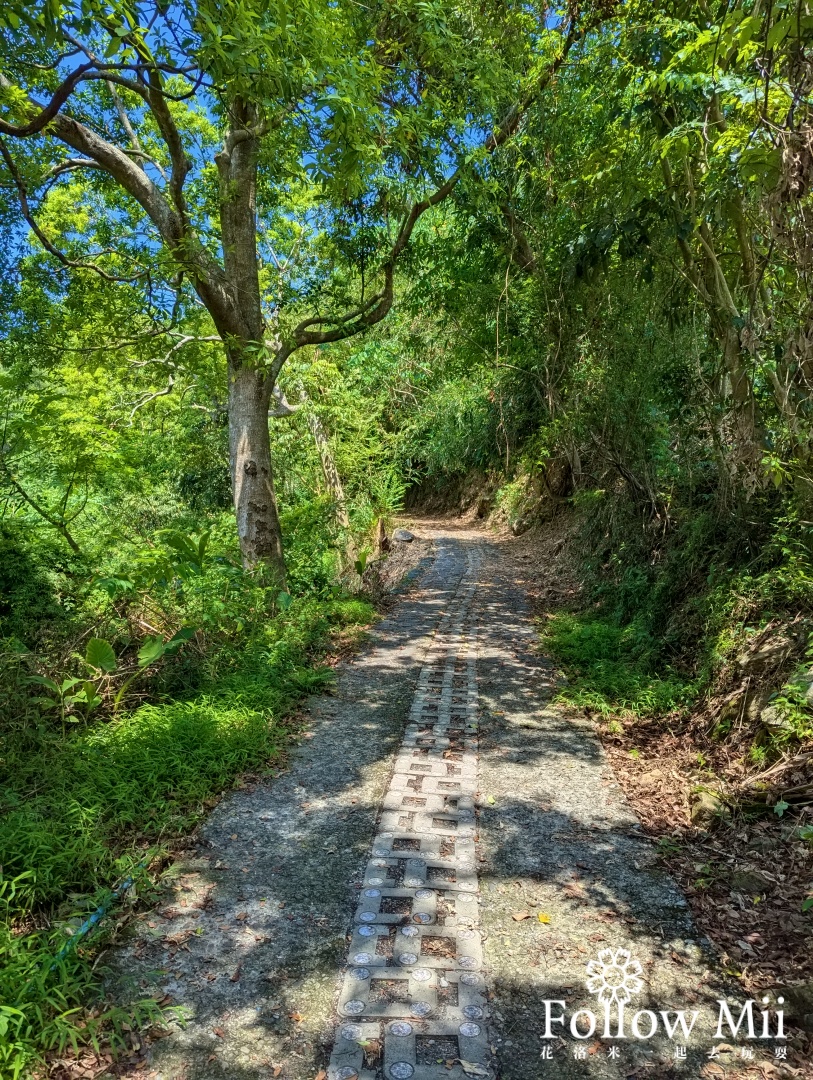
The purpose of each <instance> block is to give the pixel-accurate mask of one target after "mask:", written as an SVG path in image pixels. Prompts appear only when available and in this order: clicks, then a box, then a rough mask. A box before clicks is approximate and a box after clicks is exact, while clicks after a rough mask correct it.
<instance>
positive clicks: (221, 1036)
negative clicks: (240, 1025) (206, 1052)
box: [212, 1028, 226, 1039]
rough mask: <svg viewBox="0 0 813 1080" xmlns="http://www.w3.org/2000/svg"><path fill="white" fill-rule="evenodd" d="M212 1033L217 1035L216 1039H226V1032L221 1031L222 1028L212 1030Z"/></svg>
mask: <svg viewBox="0 0 813 1080" xmlns="http://www.w3.org/2000/svg"><path fill="white" fill-rule="evenodd" d="M212 1031H213V1032H214V1033H215V1035H217V1037H218V1039H225V1038H226V1032H225V1031H224V1030H223V1028H212Z"/></svg>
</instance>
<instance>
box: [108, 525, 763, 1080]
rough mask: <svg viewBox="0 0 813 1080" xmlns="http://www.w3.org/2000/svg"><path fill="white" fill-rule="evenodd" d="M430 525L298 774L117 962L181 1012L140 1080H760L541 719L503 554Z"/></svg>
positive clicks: (572, 746) (670, 887)
mask: <svg viewBox="0 0 813 1080" xmlns="http://www.w3.org/2000/svg"><path fill="white" fill-rule="evenodd" d="M419 531H420V532H421V533H422V534H423V535H431V536H434V539H435V549H434V559H433V561H432V564H431V566H430V567H429V568H428V569H427V570H426V571H425V573H424V574H423V577H422V578H421V579H420V581H419V583H418V584H417V585H416V586H415V587H414V588H413V590H412V591H411V593H410V594H409V595H408V596H407V597H406V598H405V599H404V600H403V601H402V602H401V603H400V604H399V605H398V607H397V608H396V609H395V611H393V612H392V614H391V615H390V616H389V617H388V618H387V619H385V620H384V621H383V622H382V623H381V624H379V626H378V628H377V630H376V631H375V634H374V640H373V642H372V644H371V646H370V647H369V648H368V649H367V650H366V651H365V652H364V654H363V655H362V656H360V657H359V658H358V659H357V660H356V661H355V662H353V663H351V664H348V665H346V666H345V667H344V669H343V670H342V672H341V674H340V677H339V680H338V684H337V687H336V692H335V694H334V695H332V696H329V697H328V696H324V697H320V698H317V699H314V700H313V701H312V702H311V704H310V709H309V712H310V720H311V723H310V724H309V725H308V726H309V731H308V737H307V738H306V739H305V740H304V741H303V743H302V745H301V746H300V747H299V749H298V750H297V751H296V752H295V754H294V755H293V759H292V761H291V766H290V769H289V770H288V771H287V772H286V773H285V775H284V776H282V777H280V778H278V779H276V780H273V781H268V782H264V783H261V784H258V785H257V786H256V787H255V788H254V789H253V790H251V791H247V790H244V791H240V792H237V793H235V794H234V795H232V796H230V797H229V798H227V799H226V800H224V802H223V803H222V804H221V805H220V806H219V807H218V808H217V809H216V810H215V811H214V813H213V814H212V815H211V817H210V819H209V821H208V822H207V824H206V826H205V827H204V828H203V829H202V830H201V835H200V838H199V845H198V850H197V852H196V853H195V855H194V856H193V857H191V858H189V859H188V860H186V861H184V862H182V863H179V864H177V865H176V867H175V868H174V874H173V876H172V878H171V882H170V886H169V890H168V894H167V898H166V903H165V904H164V905H162V907H161V908H160V909H159V910H158V911H157V912H155V913H153V914H152V915H151V916H148V917H145V918H144V919H143V920H141V921H140V923H139V924H138V927H137V932H136V935H135V936H134V938H133V940H132V941H131V942H130V943H129V944H128V946H127V948H126V950H125V951H123V952H122V953H121V954H120V956H119V958H118V965H117V966H118V970H119V972H120V973H126V976H125V981H127V982H128V983H129V986H130V993H131V994H132V993H136V994H143V993H144V992H145V991H148V990H149V991H150V992H154V991H156V990H157V991H158V992H159V993H163V994H166V995H169V996H170V997H171V998H172V1000H173V1001H175V1002H177V1003H178V1004H180V1005H181V1006H182V1007H183V1010H184V1012H185V1014H186V1016H187V1023H186V1025H185V1026H183V1027H181V1026H179V1027H177V1028H176V1029H174V1030H172V1031H171V1032H170V1033H169V1035H168V1036H167V1037H165V1038H162V1039H160V1040H158V1041H156V1042H155V1043H154V1044H153V1046H152V1049H151V1051H150V1059H149V1063H148V1068H147V1075H149V1076H152V1077H155V1078H160V1080H197V1078H200V1080H204V1078H206V1080H209V1078H211V1080H220V1078H224V1077H228V1078H230V1080H240V1078H246V1080H248V1078H252V1080H254V1078H260V1077H262V1078H265V1077H279V1078H280V1080H314V1078H316V1077H321V1080H324V1078H325V1076H326V1075H327V1076H328V1077H329V1080H352V1078H355V1077H358V1078H359V1080H411V1078H412V1080H440V1078H444V1080H464V1078H465V1077H471V1076H475V1077H483V1078H486V1077H495V1076H499V1077H501V1078H503V1080H538V1078H540V1077H546V1076H549V1077H552V1078H565V1077H589V1078H593V1077H596V1078H598V1077H608V1078H610V1077H612V1078H616V1077H618V1078H620V1077H625V1078H626V1077H633V1076H639V1075H640V1076H703V1077H709V1078H711V1077H721V1076H731V1075H743V1076H745V1075H754V1076H758V1075H764V1073H762V1072H757V1071H754V1072H753V1073H752V1072H751V1070H752V1068H753V1069H756V1067H757V1060H756V1059H757V1057H759V1056H760V1055H761V1056H763V1057H764V1056H765V1053H766V1052H767V1053H768V1054H769V1055H770V1057H771V1058H773V1053H774V1047H773V1043H772V1042H770V1041H764V1042H763V1043H762V1044H761V1045H762V1046H763V1047H768V1050H767V1051H760V1052H755V1058H754V1060H751V1059H749V1058H748V1057H747V1056H746V1057H740V1055H741V1053H742V1050H741V1049H740V1047H739V1046H736V1045H735V1040H734V1039H733V1037H732V1036H731V1035H730V1033H727V1037H726V1038H724V1039H723V1038H717V1039H716V1040H715V1038H714V1034H715V1031H714V1029H715V1027H716V1024H717V1018H718V1012H719V1005H718V1000H719V999H721V998H722V999H725V998H726V994H727V993H728V991H729V989H730V988H728V987H727V986H726V985H725V984H723V983H722V982H721V981H720V979H719V978H718V976H717V974H716V973H715V970H714V966H713V963H712V961H711V958H710V956H709V955H708V954H707V953H706V952H704V949H703V947H702V943H701V942H699V941H698V940H697V936H696V934H695V932H694V930H693V927H692V922H691V918H690V915H689V912H688V908H687V905H686V902H685V900H684V898H683V897H682V895H681V894H680V892H679V890H678V888H677V886H676V885H675V884H674V882H673V881H672V880H671V879H670V878H669V877H668V876H666V875H665V874H664V873H663V872H662V871H661V870H660V869H659V868H658V865H657V859H656V856H655V853H654V852H653V850H652V846H651V844H650V843H649V842H648V841H647V840H646V839H645V838H644V837H642V836H641V835H640V829H639V826H638V823H637V821H636V819H635V817H634V815H633V814H632V812H631V811H630V809H629V808H628V807H627V805H626V804H625V801H624V799H623V796H622V793H621V791H620V789H619V787H618V785H617V783H616V782H615V779H614V777H613V774H612V772H611V770H610V768H609V766H608V764H607V762H606V760H605V758H604V755H603V752H602V749H601V746H600V743H599V742H598V739H597V737H596V735H595V732H594V730H593V727H592V725H590V724H588V723H586V722H585V721H584V720H583V719H581V718H580V717H579V716H577V715H572V714H571V713H568V712H567V711H565V710H563V709H562V708H560V707H558V706H552V705H551V704H550V699H551V698H552V696H553V694H554V690H555V676H554V671H553V669H552V666H551V664H550V663H549V662H548V661H546V660H545V659H544V658H543V657H541V656H539V654H538V652H537V649H536V633H535V630H534V627H533V623H532V620H531V616H530V613H529V611H528V608H527V603H526V599H525V593H524V589H523V587H522V583H521V580H519V577H518V574H519V572H518V571H517V570H516V568H515V567H514V565H513V563H512V561H511V558H510V543H509V544H506V543H504V542H497V541H495V540H494V539H493V538H489V537H486V536H484V535H483V534H481V533H476V532H471V531H466V530H462V529H453V528H449V527H448V526H443V525H439V524H438V523H435V526H434V527H431V528H430V527H429V526H428V525H427V524H426V523H424V524H423V525H422V526H421V528H420V530H419ZM478 740H479V742H478ZM619 950H624V951H621V952H619ZM627 953H629V954H630V955H629V957H628V956H627ZM588 965H590V968H589V970H588ZM588 980H589V986H590V989H588ZM599 995H601V997H600V996H599ZM602 1000H604V1001H609V1004H608V1005H607V1009H608V1010H609V1016H610V1018H611V1020H612V1025H611V1028H610V1029H608V1030H609V1032H610V1033H612V1032H617V1024H618V1011H619V1004H618V1003H619V1001H620V1002H621V1003H622V1004H624V1009H625V1016H626V1021H625V1022H626V1027H625V1036H626V1037H625V1038H620V1039H619V1038H603V1037H602V1036H603V1034H604V1029H605V1023H606V1021H607V1017H606V1016H605V1011H606V1010H605V1005H604V1004H602V1003H601V1001H602ZM731 1008H732V1010H733V1015H734V1017H735V1019H736V1018H737V1017H738V1016H739V1011H740V1008H741V1005H738V1006H737V1007H736V1008H734V1006H733V1004H732V1006H731ZM681 1009H682V1010H685V1011H686V1013H687V1015H688V1014H691V1013H692V1012H693V1011H697V1012H698V1013H699V1016H698V1018H697V1019H696V1020H695V1021H694V1023H693V1026H691V1031H690V1034H689V1036H688V1037H683V1035H682V1032H681V1029H680V1026H679V1023H678V1021H677V1018H675V1016H674V1012H675V1010H681ZM579 1010H590V1011H591V1012H592V1013H593V1014H594V1015H595V1017H596V1021H595V1023H596V1028H595V1031H594V1032H593V1033H592V1034H589V1035H586V1036H585V1032H587V1031H589V1028H590V1023H591V1018H590V1016H589V1015H588V1013H586V1012H582V1013H581V1015H580V1017H578V1018H577V1021H575V1022H574V1025H573V1027H571V1019H572V1017H573V1015H574V1014H575V1013H577V1012H578V1011H579ZM639 1010H649V1015H647V1014H643V1013H642V1014H641V1015H640V1016H639V1017H638V1019H637V1021H635V1031H631V1029H630V1025H631V1023H632V1021H633V1018H634V1014H635V1013H636V1012H638V1011H639ZM669 1010H671V1013H670V1012H669ZM661 1011H666V1012H667V1021H670V1020H671V1023H672V1026H673V1027H674V1026H675V1024H677V1027H676V1028H675V1030H674V1031H673V1034H672V1037H669V1035H668V1033H667V1031H666V1030H665V1025H664V1022H663V1018H662V1017H661V1015H660V1014H661ZM559 1017H562V1019H561V1020H560V1019H558V1018H559ZM653 1020H654V1023H655V1030H654V1032H653V1033H652V1034H651V1036H650V1035H649V1031H650V1028H651V1027H652V1023H653ZM760 1023H761V1021H760ZM636 1033H637V1035H638V1036H640V1037H634V1036H635V1035H636ZM741 1034H742V1032H741ZM751 1045H752V1044H751V1043H749V1045H748V1046H747V1047H746V1050H747V1049H749V1048H750V1046H751ZM720 1046H722V1047H724V1048H723V1049H719V1050H718V1049H716V1048H717V1047H720ZM709 1055H712V1056H711V1057H710V1056H709ZM715 1070H719V1071H715Z"/></svg>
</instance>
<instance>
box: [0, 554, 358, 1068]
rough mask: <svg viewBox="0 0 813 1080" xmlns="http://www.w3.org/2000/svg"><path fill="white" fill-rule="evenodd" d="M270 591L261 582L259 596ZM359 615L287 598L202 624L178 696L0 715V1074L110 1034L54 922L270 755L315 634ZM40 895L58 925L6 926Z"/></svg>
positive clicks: (339, 601) (354, 608)
mask: <svg viewBox="0 0 813 1080" xmlns="http://www.w3.org/2000/svg"><path fill="white" fill-rule="evenodd" d="M241 573H242V572H241ZM232 584H233V585H234V582H232ZM245 586H246V589H247V591H248V594H249V597H251V596H252V595H253V596H254V600H255V601H257V602H258V603H259V599H258V597H257V595H256V593H257V590H258V586H256V585H255V584H253V583H252V582H251V581H250V580H247V581H246V583H245ZM243 599H245V596H244V597H243ZM200 602H201V601H200V598H198V600H196V603H200ZM269 603H271V601H270V599H269V598H268V597H267V596H266V598H265V604H264V607H265V610H266V612H267V611H268V606H269ZM371 615H372V610H371V608H370V607H369V605H368V604H366V603H364V602H363V601H361V600H359V599H357V598H353V597H343V596H336V597H334V598H333V599H332V600H323V601H318V600H316V599H314V598H311V599H307V598H306V599H301V600H294V601H293V602H292V603H291V604H290V606H289V607H288V609H287V610H286V611H285V612H284V613H280V614H277V615H276V616H269V615H267V614H266V616H265V617H264V619H262V620H259V619H257V620H256V621H255V622H253V623H252V628H251V634H250V635H249V636H246V634H245V630H239V631H237V632H236V636H235V638H234V639H233V640H231V641H230V640H228V639H224V637H223V636H222V634H221V636H220V638H219V640H218V638H217V637H213V638H211V639H210V646H211V647H212V648H213V651H214V655H213V656H211V657H210V658H209V661H208V670H209V674H208V679H207V682H206V684H205V685H204V686H203V687H202V688H201V689H200V690H199V691H197V692H193V693H189V694H188V696H186V697H180V698H176V699H175V700H168V701H163V702H161V701H154V702H152V703H146V704H143V705H142V706H140V707H139V708H136V709H134V710H133V711H132V712H129V713H127V714H124V715H121V716H118V717H115V718H112V719H108V720H107V721H106V722H101V721H100V720H97V721H96V722H95V723H94V724H92V725H88V726H84V725H81V726H76V727H74V728H69V729H68V732H67V734H62V732H61V731H60V730H58V729H56V728H55V727H54V726H53V724H52V723H50V722H49V721H48V716H47V711H46V715H45V716H44V717H43V716H42V715H41V714H39V713H38V711H37V709H36V708H34V707H32V706H31V705H28V706H25V705H24V707H23V709H22V717H18V722H17V723H16V724H15V725H8V726H7V727H6V735H7V737H6V739H5V741H4V745H3V751H2V757H0V784H1V785H2V786H0V866H2V873H0V899H1V900H2V903H0V955H2V957H3V960H2V965H0V1000H2V1002H3V1009H4V1011H3V1012H2V1015H0V1075H3V1076H5V1075H10V1076H17V1075H19V1074H20V1072H21V1070H22V1069H23V1068H24V1067H25V1065H26V1062H29V1061H30V1060H32V1059H34V1058H36V1057H37V1056H38V1055H41V1054H42V1053H44V1052H46V1051H48V1050H63V1049H64V1048H65V1047H66V1046H68V1045H70V1044H71V1043H76V1041H77V1040H79V1041H82V1042H87V1041H88V1040H92V1039H94V1038H96V1037H98V1036H99V1034H100V1032H101V1031H102V1030H104V1031H105V1032H106V1037H107V1038H108V1039H109V1038H110V1037H111V1035H115V1030H116V1025H117V1024H118V1025H120V1024H121V1023H122V1022H123V1021H124V1020H125V1019H126V1017H124V1015H123V1014H121V1013H119V1012H116V1011H115V1010H113V1011H110V1010H104V1009H101V1010H99V1011H98V1015H95V1016H94V1017H89V1015H88V1014H87V1013H86V1011H85V1010H84V1007H85V1006H87V1005H88V1003H89V1001H91V1000H92V999H93V998H94V996H97V995H98V989H99V987H98V979H97V976H96V975H95V974H94V972H93V970H92V963H93V960H94V949H93V946H92V945H90V946H88V947H86V948H83V949H81V950H79V951H78V952H75V953H73V954H71V956H70V957H68V958H66V959H65V960H63V961H60V962H59V963H58V964H57V965H56V966H54V956H55V955H56V953H57V951H58V949H59V947H60V945H62V944H64V942H65V940H66V938H65V926H67V925H69V923H70V919H71V917H72V916H73V915H74V914H75V912H76V911H77V908H79V909H80V910H84V911H87V910H88V909H92V908H93V907H95V906H96V905H97V903H98V897H99V896H100V895H101V894H102V893H103V891H104V890H105V889H109V888H110V887H111V886H112V885H113V884H114V883H115V881H116V880H118V879H120V878H122V877H124V876H126V875H127V874H129V873H131V872H132V871H133V868H134V867H136V866H137V865H138V864H139V863H140V862H141V861H142V860H143V859H144V858H145V855H146V856H147V857H148V858H149V853H150V852H151V851H152V850H153V846H154V845H156V844H159V843H162V842H165V841H166V840H167V839H168V838H171V837H173V836H178V835H180V834H182V833H184V832H186V831H188V830H189V829H190V828H192V827H193V826H194V825H195V823H196V822H197V821H198V820H199V819H200V817H201V815H202V814H203V813H204V812H205V810H206V809H207V805H211V802H210V800H211V799H212V798H213V797H214V796H216V795H217V794H218V793H219V792H221V791H223V790H224V789H225V788H227V787H228V786H229V785H230V784H231V783H233V782H234V780H235V779H236V777H238V776H239V775H240V773H241V772H244V771H245V770H246V769H249V768H263V767H265V766H267V765H268V764H269V763H270V762H272V761H273V760H274V759H275V757H276V756H277V755H278V754H279V752H280V751H281V750H282V749H283V748H284V747H285V745H286V742H287V740H288V739H289V737H290V734H291V727H290V723H289V721H288V720H287V719H286V717H287V716H288V714H289V713H290V710H291V707H292V705H293V704H294V703H295V702H296V701H297V700H298V698H299V697H300V696H301V695H302V694H303V693H308V692H310V691H312V690H314V689H315V688H317V687H318V686H320V685H322V684H323V683H324V682H325V680H326V679H329V678H331V677H332V676H331V670H330V669H329V668H319V667H318V666H316V667H314V666H313V661H314V658H315V657H316V654H317V653H318V650H319V649H320V648H322V647H323V646H324V643H325V642H326V640H327V637H328V635H329V634H330V633H331V631H332V630H338V629H342V628H345V627H354V626H358V625H359V624H363V623H366V622H369V620H370V617H371ZM224 621H225V622H227V623H228V622H230V621H231V620H224V613H223V612H220V614H219V616H218V625H220V626H221V627H222V626H223V624H224ZM104 644H108V643H104ZM94 648H95V652H93V656H94V657H95V658H96V659H97V661H98V659H99V656H100V655H101V653H100V648H99V646H95V647H94ZM108 648H109V644H108ZM97 654H98V655H97ZM105 655H106V654H105ZM176 659H177V658H171V659H170V660H168V661H167V663H168V664H169V665H170V666H171V665H172V664H173V663H174V662H175V661H176ZM107 660H108V661H109V660H110V657H107ZM108 666H109V664H108ZM26 678H27V677H26V675H25V668H24V664H23V662H22V660H21V659H20V658H19V657H18V659H17V661H16V663H15V664H11V663H9V666H8V667H7V669H6V679H7V684H8V682H11V683H14V681H15V680H16V686H17V691H18V692H19V694H20V698H21V699H22V701H23V703H24V702H25V700H26V699H25V690H26V686H25V684H24V680H26ZM66 897H72V899H69V900H66ZM43 911H47V912H49V913H50V916H51V918H52V919H53V918H55V919H56V925H57V929H54V930H51V931H47V932H46V931H41V930H37V929H30V926H29V931H28V932H20V929H21V928H22V927H23V925H24V923H26V922H30V920H31V916H32V915H33V914H35V913H37V912H43ZM31 925H36V923H33V924H31ZM60 926H61V927H62V928H61V929H60V928H59V927H60ZM15 928H20V929H15ZM151 1007H152V1008H153V1010H154V1006H150V1004H149V1003H143V1002H142V1003H140V1004H139V1005H137V1006H136V1009H137V1010H140V1015H141V1016H142V1017H143V1016H148V1015H149V1010H150V1008H151ZM136 1019H138V1017H137V1018H136Z"/></svg>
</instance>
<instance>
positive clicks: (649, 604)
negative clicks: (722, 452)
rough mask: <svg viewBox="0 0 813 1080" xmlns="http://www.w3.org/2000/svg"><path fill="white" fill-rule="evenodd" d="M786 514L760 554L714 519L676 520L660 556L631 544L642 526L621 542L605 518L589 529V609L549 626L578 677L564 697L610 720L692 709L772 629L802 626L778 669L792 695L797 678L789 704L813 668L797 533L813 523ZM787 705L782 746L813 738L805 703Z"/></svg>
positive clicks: (549, 636) (809, 584)
mask: <svg viewBox="0 0 813 1080" xmlns="http://www.w3.org/2000/svg"><path fill="white" fill-rule="evenodd" d="M780 513H781V515H782V517H781V518H780V520H778V521H776V522H774V523H773V530H772V534H771V535H770V536H769V538H768V539H767V541H766V542H765V543H764V544H763V545H762V546H761V547H757V550H756V554H754V552H753V551H752V550H748V549H746V550H745V551H740V552H738V551H737V550H736V549H737V547H738V546H740V545H741V544H742V540H743V536H742V533H738V532H737V530H736V529H732V528H731V523H730V522H728V523H726V522H720V521H717V522H715V521H713V520H710V515H708V514H706V515H702V514H698V515H697V516H696V517H693V518H691V519H690V520H689V521H688V523H687V525H686V526H685V527H684V528H683V529H681V527H680V526H679V525H677V524H675V526H674V532H672V533H669V534H667V535H666V536H661V537H659V538H658V546H657V550H656V551H653V550H649V551H646V550H645V549H644V548H643V545H642V544H640V543H639V544H638V545H637V546H633V547H632V550H631V549H630V547H631V546H630V545H629V544H628V543H625V540H624V534H625V533H626V535H627V536H628V535H629V533H628V532H627V529H628V528H629V527H630V526H631V525H632V524H633V523H632V522H627V523H626V527H622V529H620V530H619V533H618V534H617V535H616V536H613V537H610V536H608V535H607V534H606V533H604V534H601V533H597V530H596V525H595V521H591V522H589V523H585V524H583V525H582V526H581V537H580V542H579V548H580V554H581V556H582V558H581V560H580V569H581V572H582V575H583V586H584V587H583V592H582V594H581V597H580V601H579V605H578V609H577V610H575V611H563V612H558V613H556V614H553V615H552V616H551V617H550V619H549V620H548V621H547V622H546V624H545V628H544V640H545V642H546V645H547V646H548V647H549V648H550V650H551V651H552V653H553V654H554V655H555V656H556V657H557V658H558V659H559V660H560V661H561V663H562V664H563V666H564V667H565V668H566V669H567V671H568V673H569V674H570V675H571V680H570V682H569V685H568V686H567V688H566V689H565V690H563V692H562V694H563V698H564V699H566V700H569V701H571V702H573V703H574V704H577V705H580V706H584V707H587V708H590V709H593V710H595V711H596V712H598V713H601V714H602V715H605V716H610V715H612V714H614V713H626V714H629V715H633V716H634V715H638V716H654V715H665V714H669V713H673V712H683V713H685V712H686V711H687V710H690V709H691V708H692V707H697V706H698V704H699V703H700V702H701V701H702V700H703V699H704V697H706V696H708V695H709V694H711V693H713V692H714V691H715V690H719V689H720V687H721V685H722V684H723V682H724V680H725V678H726V676H727V675H728V674H730V669H731V665H732V663H735V662H736V658H737V656H738V655H741V654H744V653H747V651H748V648H749V642H750V641H752V640H753V639H754V638H758V637H759V636H760V634H762V633H763V632H764V631H765V629H766V627H771V626H773V627H779V626H784V625H787V624H791V623H792V624H793V625H794V627H795V634H796V637H797V639H798V640H797V643H796V645H795V647H794V648H791V649H790V650H789V652H788V655H787V656H786V657H785V660H784V663H783V665H782V668H781V670H780V671H779V673H778V674H779V675H781V676H783V680H782V684H780V685H779V686H775V687H772V688H771V689H772V690H774V691H776V696H777V698H779V697H780V696H782V695H780V693H779V691H780V690H781V689H782V688H783V686H784V685H785V683H784V677H787V678H788V683H787V686H786V689H787V691H788V694H789V695H790V698H789V699H788V705H790V700H792V697H793V685H794V683H793V679H794V677H795V676H796V675H797V674H798V672H799V669H802V670H805V669H806V666H808V665H806V658H805V657H806V654H805V649H804V641H805V640H806V634H807V633H809V628H810V626H811V625H812V624H813V560H812V559H811V553H810V550H809V549H808V548H807V547H806V546H805V544H803V543H798V542H796V543H794V540H793V539H792V538H793V537H794V534H795V535H798V534H799V533H800V532H801V533H802V534H804V530H805V528H806V527H805V526H804V525H801V523H799V522H798V521H793V522H791V521H788V519H787V518H786V517H785V516H784V514H785V510H784V508H781V509H780ZM726 529H728V530H729V535H728V536H727V537H726V536H725V535H721V533H724V532H725V530H726ZM643 538H644V537H643V536H642V537H641V539H642V540H643ZM585 555H586V557H585ZM786 712H787V715H788V726H787V727H786V728H784V729H783V731H782V732H781V733H777V734H776V735H775V737H774V739H773V742H774V743H775V749H778V748H779V747H780V746H781V745H782V744H783V743H784V742H787V741H789V740H790V739H791V737H795V738H797V739H804V738H806V737H808V736H810V735H811V734H813V713H810V714H809V715H808V714H807V713H806V708H805V706H804V705H802V706H801V707H800V708H797V709H796V710H793V709H792V708H787V709H786ZM758 757H760V759H764V755H758Z"/></svg>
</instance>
